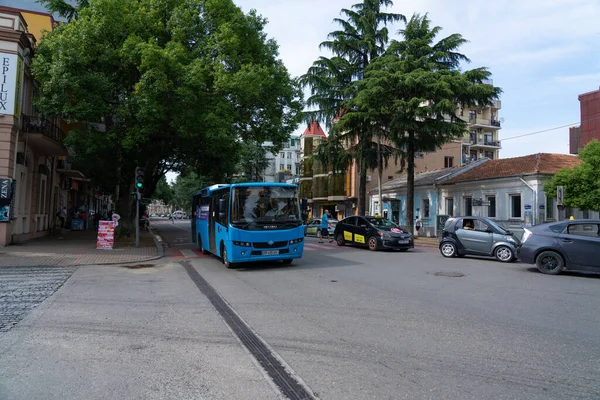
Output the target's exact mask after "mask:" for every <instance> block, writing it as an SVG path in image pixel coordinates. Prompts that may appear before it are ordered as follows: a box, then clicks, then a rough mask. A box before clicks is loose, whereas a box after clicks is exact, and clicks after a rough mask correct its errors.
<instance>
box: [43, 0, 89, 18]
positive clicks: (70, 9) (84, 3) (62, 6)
mask: <svg viewBox="0 0 600 400" xmlns="http://www.w3.org/2000/svg"><path fill="white" fill-rule="evenodd" d="M37 2H38V3H40V4H42V5H43V6H44V7H46V10H48V12H50V14H58V15H59V16H61V17H63V18H66V19H67V20H69V21H70V20H72V19H74V18H77V16H78V15H79V11H80V10H81V9H83V8H85V7H88V6H89V5H90V2H89V0H76V1H75V5H73V4H72V3H73V2H66V1H65V0H38V1H37Z"/></svg>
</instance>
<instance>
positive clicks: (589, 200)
mask: <svg viewBox="0 0 600 400" xmlns="http://www.w3.org/2000/svg"><path fill="white" fill-rule="evenodd" d="M579 158H580V159H581V164H579V165H578V166H576V167H575V168H564V169H562V170H560V171H559V172H558V173H557V174H556V175H554V177H552V179H550V180H549V181H547V182H545V183H544V192H546V196H548V197H551V198H554V197H556V187H557V186H564V204H563V205H564V206H566V207H573V208H579V209H580V210H589V211H600V175H598V171H600V142H598V141H597V140H592V141H591V142H589V143H588V144H587V145H586V146H585V147H584V148H583V149H581V151H580V152H579Z"/></svg>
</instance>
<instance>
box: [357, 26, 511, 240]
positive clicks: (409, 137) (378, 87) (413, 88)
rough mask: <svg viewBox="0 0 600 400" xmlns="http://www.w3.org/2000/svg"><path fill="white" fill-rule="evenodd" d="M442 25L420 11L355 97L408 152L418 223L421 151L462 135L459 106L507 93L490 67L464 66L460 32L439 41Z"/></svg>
mask: <svg viewBox="0 0 600 400" xmlns="http://www.w3.org/2000/svg"><path fill="white" fill-rule="evenodd" d="M440 31H441V28H440V27H431V26H430V21H429V19H428V18H427V15H424V16H420V15H418V14H415V15H413V16H412V18H411V19H410V21H409V22H408V23H407V25H406V28H405V29H404V30H402V31H400V34H401V36H402V39H403V40H401V41H392V43H391V44H390V46H389V48H388V50H387V52H386V54H385V55H383V56H381V57H379V58H378V59H377V60H375V61H374V62H373V63H371V65H370V66H369V68H368V69H367V73H366V76H365V79H364V80H362V81H361V82H360V84H359V93H358V94H357V96H356V99H355V103H356V104H357V107H359V108H361V109H366V110H368V112H369V113H370V114H371V115H373V116H375V118H376V120H377V121H378V124H377V126H378V128H380V129H382V130H386V131H387V137H389V138H390V140H392V141H393V142H394V143H395V145H396V147H397V148H399V149H402V151H403V152H405V157H406V164H407V186H408V187H407V202H406V203H407V204H406V209H407V220H408V221H407V222H408V226H409V228H410V229H411V230H412V228H413V224H414V172H415V171H414V162H415V153H418V152H431V151H435V150H436V149H437V148H439V147H440V146H441V145H443V144H444V143H447V142H449V141H451V140H453V139H457V138H461V137H463V136H464V134H465V133H466V131H467V123H466V122H465V121H463V120H462V119H461V118H459V117H457V115H456V111H457V108H458V107H459V106H465V107H471V106H473V107H483V106H487V105H490V104H491V102H492V100H494V99H497V98H498V96H499V95H500V93H501V90H500V88H497V87H494V86H493V85H491V84H488V83H487V82H489V78H490V76H491V73H490V72H489V71H488V70H487V69H486V68H476V69H473V70H468V71H464V72H463V71H461V70H460V63H461V62H468V61H469V59H468V58H467V57H466V56H464V55H463V54H461V53H459V52H458V48H459V47H460V46H461V45H462V44H463V43H465V40H464V39H463V38H462V36H461V35H459V34H452V35H450V36H448V37H446V38H443V39H441V40H439V41H437V42H436V36H437V35H438V34H439V32H440Z"/></svg>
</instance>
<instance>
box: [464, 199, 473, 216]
mask: <svg viewBox="0 0 600 400" xmlns="http://www.w3.org/2000/svg"><path fill="white" fill-rule="evenodd" d="M464 203H465V215H466V216H469V215H473V198H472V197H465V198H464Z"/></svg>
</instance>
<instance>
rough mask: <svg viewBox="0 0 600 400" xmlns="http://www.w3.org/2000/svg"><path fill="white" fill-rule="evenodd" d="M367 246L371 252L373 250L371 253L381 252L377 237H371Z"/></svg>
mask: <svg viewBox="0 0 600 400" xmlns="http://www.w3.org/2000/svg"><path fill="white" fill-rule="evenodd" d="M367 244H368V245H369V250H371V251H377V250H379V243H378V242H377V238H376V237H375V236H371V237H369V240H368V241H367Z"/></svg>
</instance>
